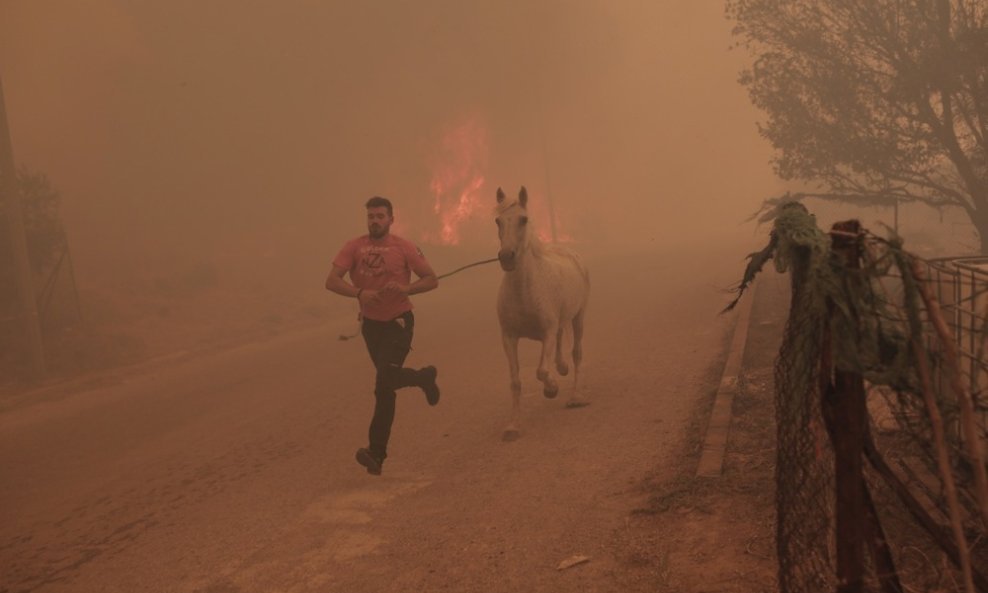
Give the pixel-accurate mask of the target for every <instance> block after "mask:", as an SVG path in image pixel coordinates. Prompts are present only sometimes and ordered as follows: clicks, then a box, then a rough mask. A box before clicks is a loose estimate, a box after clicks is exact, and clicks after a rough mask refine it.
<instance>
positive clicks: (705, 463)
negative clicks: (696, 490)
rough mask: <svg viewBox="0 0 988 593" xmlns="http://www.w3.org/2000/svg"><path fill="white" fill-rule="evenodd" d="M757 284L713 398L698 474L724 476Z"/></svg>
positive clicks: (740, 314) (751, 288) (741, 313)
mask: <svg viewBox="0 0 988 593" xmlns="http://www.w3.org/2000/svg"><path fill="white" fill-rule="evenodd" d="M756 286H757V283H753V284H751V285H750V286H749V287H748V289H747V293H748V294H747V298H744V299H742V300H741V303H740V311H739V312H738V320H737V323H736V324H735V326H734V335H733V336H732V337H731V346H730V350H729V351H728V354H727V362H726V363H725V365H724V372H723V374H722V375H721V379H720V385H719V386H718V387H717V395H716V396H715V397H714V405H713V411H712V412H711V414H710V421H709V422H708V424H707V434H706V436H705V437H704V440H703V449H702V453H701V455H700V462H699V463H698V464H697V468H696V477H698V478H716V477H719V476H720V475H721V470H722V469H723V467H724V456H725V453H726V451H727V435H728V432H729V430H730V427H731V416H732V406H733V404H734V396H735V395H737V393H738V379H739V377H740V376H741V362H742V360H743V359H744V351H745V345H746V344H747V341H748V328H749V326H750V325H751V308H752V303H754V301H755V290H756Z"/></svg>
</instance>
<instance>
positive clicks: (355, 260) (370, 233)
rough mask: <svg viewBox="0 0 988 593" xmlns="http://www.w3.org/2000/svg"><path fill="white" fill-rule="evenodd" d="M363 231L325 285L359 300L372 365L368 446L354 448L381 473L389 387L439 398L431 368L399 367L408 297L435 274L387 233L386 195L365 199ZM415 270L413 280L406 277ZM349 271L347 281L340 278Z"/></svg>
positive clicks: (404, 351) (390, 412)
mask: <svg viewBox="0 0 988 593" xmlns="http://www.w3.org/2000/svg"><path fill="white" fill-rule="evenodd" d="M366 207H367V234H366V235H363V236H361V237H357V238H356V239H353V240H351V241H347V243H346V244H345V245H344V246H343V248H342V249H341V250H340V252H339V254H337V256H336V257H335V258H334V259H333V269H332V271H330V273H329V277H328V278H326V288H327V289H328V290H331V291H333V292H335V293H336V294H340V295H343V296H347V297H353V298H356V299H357V301H358V302H359V303H360V317H361V320H362V323H361V328H360V330H361V333H362V334H363V336H364V341H365V342H366V343H367V351H368V353H370V357H371V361H373V363H374V367H375V368H376V369H377V377H376V379H375V383H374V399H375V404H374V416H373V418H372V419H371V423H370V430H369V431H368V433H369V441H370V443H369V445H368V446H367V447H366V448H364V447H361V448H360V449H357V462H358V463H360V465H362V466H364V467H366V468H367V473H369V474H373V475H380V474H381V466H382V465H383V464H384V460H385V458H387V456H388V454H387V449H388V439H389V438H390V436H391V425H392V423H393V422H394V417H395V390H397V389H400V388H402V387H419V388H421V389H422V390H423V391H424V392H425V398H426V400H427V401H428V402H429V405H431V406H434V405H436V404H437V403H439V386H438V385H436V374H437V373H436V367H434V366H427V367H423V368H421V369H410V368H405V367H404V366H403V365H404V363H405V357H406V356H408V351H409V350H411V347H412V333H413V330H414V327H415V317H414V316H413V315H412V302H411V300H409V298H408V297H409V296H410V295H413V294H419V293H422V292H427V291H430V290H432V289H434V288H436V287H437V286H439V280H438V279H437V278H436V273H435V272H433V271H432V266H430V265H429V262H427V261H426V259H425V256H424V255H422V251H421V250H419V248H418V247H416V246H415V244H413V243H412V242H411V241H408V240H406V239H402V238H401V237H398V236H397V235H392V234H391V232H390V231H391V224H392V223H394V212H393V209H392V206H391V202H390V201H389V200H388V199H387V198H382V197H380V196H375V197H373V198H371V199H370V200H368V201H367V204H366ZM412 272H415V275H416V276H418V280H416V281H415V282H412V281H411V273H412ZM348 273H349V275H350V282H347V281H346V280H345V279H344V276H346V275H347V274H348Z"/></svg>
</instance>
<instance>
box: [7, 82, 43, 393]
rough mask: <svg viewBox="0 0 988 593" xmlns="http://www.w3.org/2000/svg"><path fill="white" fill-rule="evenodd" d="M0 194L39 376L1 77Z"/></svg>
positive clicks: (30, 282)
mask: <svg viewBox="0 0 988 593" xmlns="http://www.w3.org/2000/svg"><path fill="white" fill-rule="evenodd" d="M0 197H2V199H3V210H4V212H5V213H6V218H7V231H8V235H9V236H10V239H9V241H10V245H11V252H12V253H13V257H14V282H15V283H16V284H17V297H18V301H19V304H20V315H19V317H20V320H21V328H22V335H23V336H24V344H25V345H26V346H27V349H28V353H27V354H28V359H29V361H30V365H31V369H30V371H31V377H32V378H33V379H40V378H42V377H43V376H44V374H45V349H44V343H43V342H42V339H41V320H40V318H39V317H38V302H37V301H36V300H35V296H34V278H33V274H32V273H31V264H30V262H29V260H28V254H27V236H26V234H25V232H24V218H23V215H22V213H21V195H20V188H19V184H18V182H17V168H16V167H15V165H14V149H13V147H12V145H11V142H10V128H9V127H8V125H7V107H6V104H5V103H4V98H3V80H2V79H0Z"/></svg>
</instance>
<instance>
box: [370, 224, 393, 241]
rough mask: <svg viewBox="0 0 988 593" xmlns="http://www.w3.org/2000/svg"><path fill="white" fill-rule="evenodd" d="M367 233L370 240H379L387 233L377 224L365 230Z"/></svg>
mask: <svg viewBox="0 0 988 593" xmlns="http://www.w3.org/2000/svg"><path fill="white" fill-rule="evenodd" d="M367 232H368V233H369V234H370V236H371V238H373V239H380V238H381V237H383V236H384V235H386V234H387V233H388V230H387V229H386V228H385V227H383V226H381V225H379V224H374V225H371V226H370V227H369V228H368V229H367Z"/></svg>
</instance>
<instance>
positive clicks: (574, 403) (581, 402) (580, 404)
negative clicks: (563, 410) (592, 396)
mask: <svg viewBox="0 0 988 593" xmlns="http://www.w3.org/2000/svg"><path fill="white" fill-rule="evenodd" d="M589 405H590V402H588V401H587V400H585V399H571V400H569V401H568V402H566V407H567V408H570V409H573V408H585V407H587V406H589Z"/></svg>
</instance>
